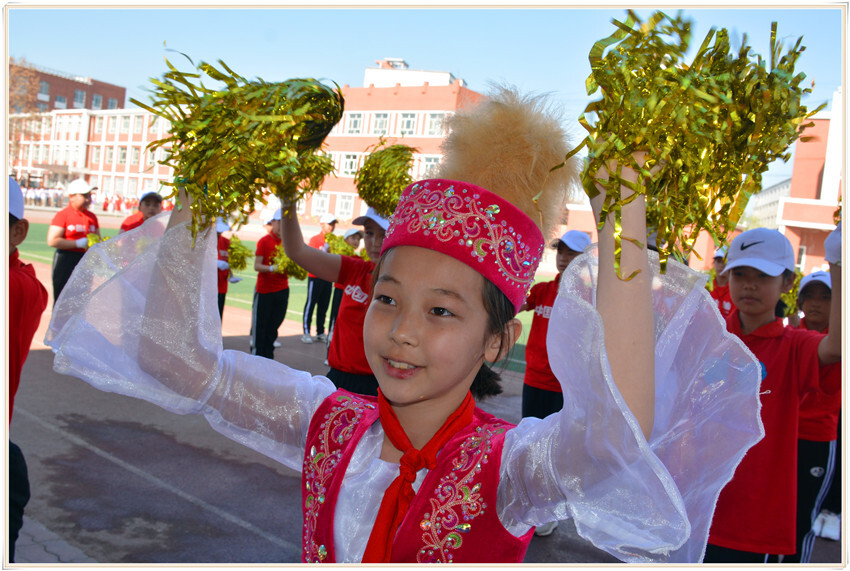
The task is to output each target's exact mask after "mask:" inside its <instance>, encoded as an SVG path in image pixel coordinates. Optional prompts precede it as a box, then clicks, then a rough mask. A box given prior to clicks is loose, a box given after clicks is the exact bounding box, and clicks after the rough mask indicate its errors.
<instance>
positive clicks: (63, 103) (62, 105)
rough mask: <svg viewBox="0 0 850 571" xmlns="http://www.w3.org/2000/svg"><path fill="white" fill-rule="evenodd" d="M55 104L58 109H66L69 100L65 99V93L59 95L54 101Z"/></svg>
mask: <svg viewBox="0 0 850 571" xmlns="http://www.w3.org/2000/svg"><path fill="white" fill-rule="evenodd" d="M53 106H54V107H56V109H66V108H67V107H68V100H67V99H65V96H64V95H57V96H56V99H55V100H54V101H53Z"/></svg>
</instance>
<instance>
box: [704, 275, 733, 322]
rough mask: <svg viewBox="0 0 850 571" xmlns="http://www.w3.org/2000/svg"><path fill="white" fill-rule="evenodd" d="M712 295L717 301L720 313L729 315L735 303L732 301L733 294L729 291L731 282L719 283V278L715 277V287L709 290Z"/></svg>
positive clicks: (725, 315) (724, 315)
mask: <svg viewBox="0 0 850 571" xmlns="http://www.w3.org/2000/svg"><path fill="white" fill-rule="evenodd" d="M709 293H710V294H711V297H712V298H714V299H715V300H716V301H717V309H719V310H720V315H722V316H723V317H729V314H730V313H732V310H733V309H734V308H735V304H734V303H732V296H731V295H730V293H729V282H726V285H725V286H720V285H717V278H714V288H713V289H712V290H711V291H710V292H709Z"/></svg>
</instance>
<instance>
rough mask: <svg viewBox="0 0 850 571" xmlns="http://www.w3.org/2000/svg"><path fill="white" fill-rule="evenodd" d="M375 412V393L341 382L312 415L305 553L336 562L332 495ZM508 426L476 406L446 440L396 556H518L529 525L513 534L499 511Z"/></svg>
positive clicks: (413, 559)
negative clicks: (358, 392) (363, 392)
mask: <svg viewBox="0 0 850 571" xmlns="http://www.w3.org/2000/svg"><path fill="white" fill-rule="evenodd" d="M377 420H378V404H377V399H376V398H375V397H368V396H363V395H356V394H353V393H349V392H347V391H344V390H339V391H337V392H335V393H334V394H332V395H331V396H329V397H328V398H327V399H325V401H324V402H323V403H322V404H321V405H320V406H319V409H318V411H316V414H315V415H314V416H313V418H312V420H311V421H310V429H309V432H308V434H307V447H306V452H305V455H304V470H303V474H302V484H303V489H302V509H303V512H304V534H303V540H304V543H303V552H302V556H301V559H302V561H304V562H308V563H320V562H321V563H334V562H336V557H335V553H334V547H333V537H334V528H333V525H334V519H333V518H334V511H335V508H336V499H337V497H338V495H339V490H340V486H341V485H342V480H343V477H344V476H345V470H346V468H347V467H348V463H349V461H350V460H351V456H352V454H353V453H354V449H355V447H356V446H357V443H358V442H359V441H360V438H361V437H362V436H363V433H364V432H365V431H366V430H367V429H368V428H369V426H371V425H372V423H374V422H376V421H377ZM510 428H513V425H512V424H509V423H507V422H505V421H503V420H500V419H498V418H496V417H494V416H493V415H491V414H488V413H486V412H484V411H482V410H481V409H478V408H476V409H475V415H474V418H473V421H472V423H470V425H469V426H468V427H466V428H465V429H464V430H462V431H460V432H459V433H458V434H456V435H455V436H454V437H452V439H451V440H449V442H448V443H447V444H446V445H445V446H444V447H443V449H442V450H441V451H440V453H439V454H438V456H437V466H436V467H435V468H434V469H433V470H431V471H430V472H429V473H428V475H427V476H426V477H425V479H424V481H423V482H422V486H421V487H420V488H419V491H418V492H417V494H416V497H415V498H414V499H413V502H412V503H411V505H410V509H409V511H408V512H407V516H406V517H405V518H404V521H402V524H401V526H400V527H399V530H398V534H397V535H396V539H395V542H394V544H393V552H392V561H393V562H394V563H452V562H455V563H521V562H522V560H523V558H524V557H525V552H526V550H527V549H528V544H529V543H530V542H531V538H532V535H533V529H532V530H529V531H528V533H526V534H525V535H523V536H521V537H516V536H514V535H512V534H511V533H510V532H509V531H508V530H506V529H505V528H504V526H503V525H502V523H501V522H500V521H499V517H498V515H497V514H496V491H497V488H498V484H499V464H500V460H501V457H502V445H503V444H504V439H505V432H506V431H507V430H509V429H510ZM376 493H377V492H376ZM380 493H381V494H383V490H381V491H380Z"/></svg>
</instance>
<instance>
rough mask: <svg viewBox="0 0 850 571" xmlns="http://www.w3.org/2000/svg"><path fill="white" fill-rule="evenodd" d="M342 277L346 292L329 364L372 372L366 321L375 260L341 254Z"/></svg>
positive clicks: (332, 340) (344, 369)
mask: <svg viewBox="0 0 850 571" xmlns="http://www.w3.org/2000/svg"><path fill="white" fill-rule="evenodd" d="M341 262H342V264H341V266H340V268H339V279H338V280H337V283H339V284H342V285H343V286H344V288H345V289H344V290H343V292H344V294H343V296H342V301H341V302H340V304H339V313H337V316H336V322H334V334H333V337H332V338H331V346H330V348H329V350H328V364H329V365H330V366H331V367H333V368H334V369H337V370H339V371H345V372H346V373H354V374H356V375H371V374H372V368H371V367H369V363H368V361H366V351H365V349H364V348H363V321H364V320H365V319H366V310H367V309H369V299H370V297H371V295H372V270H373V269H375V264H373V263H372V262H367V261H365V260H362V259H360V258H353V257H350V256H342V257H341Z"/></svg>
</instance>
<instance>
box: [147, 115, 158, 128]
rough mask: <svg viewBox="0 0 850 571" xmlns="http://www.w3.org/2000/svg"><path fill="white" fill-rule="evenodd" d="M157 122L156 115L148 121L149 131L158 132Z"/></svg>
mask: <svg viewBox="0 0 850 571" xmlns="http://www.w3.org/2000/svg"><path fill="white" fill-rule="evenodd" d="M156 120H157V117H156V116H155V115H154V116H153V117H151V118H150V121H148V131H156Z"/></svg>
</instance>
